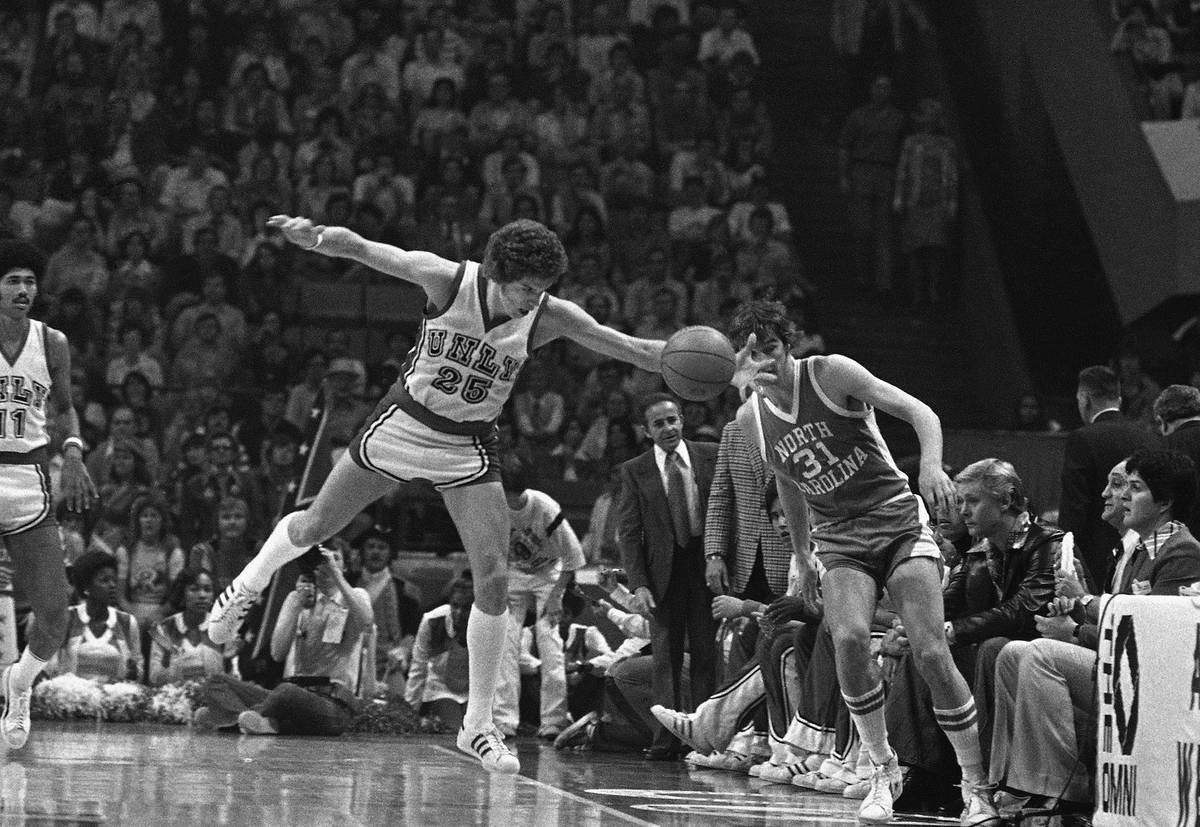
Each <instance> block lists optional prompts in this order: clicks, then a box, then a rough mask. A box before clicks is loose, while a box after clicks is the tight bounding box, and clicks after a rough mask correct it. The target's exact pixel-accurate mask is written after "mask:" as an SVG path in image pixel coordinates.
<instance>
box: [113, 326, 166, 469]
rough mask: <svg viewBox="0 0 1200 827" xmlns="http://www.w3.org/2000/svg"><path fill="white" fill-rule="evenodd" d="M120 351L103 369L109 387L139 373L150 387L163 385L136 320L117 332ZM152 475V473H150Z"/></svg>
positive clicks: (120, 383) (161, 377)
mask: <svg viewBox="0 0 1200 827" xmlns="http://www.w3.org/2000/svg"><path fill="white" fill-rule="evenodd" d="M119 338H120V340H121V352H120V353H117V354H114V355H113V357H112V358H111V359H110V360H109V362H108V368H107V369H106V370H105V379H106V381H107V382H108V386H109V388H111V389H115V388H118V387H120V386H121V385H122V384H124V382H125V377H126V376H128V375H129V374H131V373H140V374H141V375H142V376H143V377H145V378H146V381H148V382H149V383H150V385H151V387H155V388H161V387H162V386H163V369H162V365H160V364H159V363H158V360H157V359H155V358H154V357H153V356H151V355H150V354H149V353H147V352H146V345H147V343H146V331H145V330H144V329H143V328H142V327H141V325H139V324H138V323H137V322H126V323H125V324H124V325H122V326H121V331H120V333H119ZM152 476H153V475H152Z"/></svg>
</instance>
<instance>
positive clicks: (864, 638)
mask: <svg viewBox="0 0 1200 827" xmlns="http://www.w3.org/2000/svg"><path fill="white" fill-rule="evenodd" d="M830 634H831V635H832V636H833V646H834V648H835V649H836V650H837V654H838V657H839V658H843V657H845V656H846V655H848V654H858V653H860V652H861V653H866V652H867V651H868V650H869V649H870V648H871V629H870V627H868V626H862V627H858V626H844V627H842V628H838V629H831V630H830Z"/></svg>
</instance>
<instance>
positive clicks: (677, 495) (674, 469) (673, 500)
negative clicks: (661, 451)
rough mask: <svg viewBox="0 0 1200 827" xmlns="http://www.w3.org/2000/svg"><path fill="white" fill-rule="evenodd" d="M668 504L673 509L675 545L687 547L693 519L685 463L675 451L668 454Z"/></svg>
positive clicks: (672, 521)
mask: <svg viewBox="0 0 1200 827" xmlns="http://www.w3.org/2000/svg"><path fill="white" fill-rule="evenodd" d="M667 503H668V505H669V507H670V509H671V528H673V529H674V530H675V544H676V545H679V546H686V545H687V544H688V543H689V542H691V540H692V518H691V514H690V513H689V512H688V503H687V489H686V488H685V487H684V482H683V463H682V461H681V460H680V459H679V454H677V453H675V452H674V451H672V452H671V453H669V454H667Z"/></svg>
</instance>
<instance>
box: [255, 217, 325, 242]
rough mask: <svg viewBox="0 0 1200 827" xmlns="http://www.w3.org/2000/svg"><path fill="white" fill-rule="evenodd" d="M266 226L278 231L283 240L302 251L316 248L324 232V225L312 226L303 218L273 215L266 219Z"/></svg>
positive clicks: (310, 221) (310, 222) (309, 220)
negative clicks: (281, 234)
mask: <svg viewBox="0 0 1200 827" xmlns="http://www.w3.org/2000/svg"><path fill="white" fill-rule="evenodd" d="M267 226H268V227H274V228H275V229H276V230H279V231H280V232H281V233H283V237H284V238H286V239H287V240H288V241H290V242H291V243H293V244H295V245H296V246H297V247H300V248H301V249H304V250H311V249H312V248H313V247H315V246H317V240H318V239H319V238H320V236H321V233H323V232H324V231H325V225H324V224H313V223H312V220H311V219H308V218H304V217H303V216H295V217H292V216H290V215H273V216H271V217H270V218H268V219H267Z"/></svg>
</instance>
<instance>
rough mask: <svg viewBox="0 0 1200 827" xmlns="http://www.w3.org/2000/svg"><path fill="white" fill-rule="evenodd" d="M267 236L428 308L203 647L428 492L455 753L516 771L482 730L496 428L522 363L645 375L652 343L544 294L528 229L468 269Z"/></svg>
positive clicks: (307, 232) (385, 248)
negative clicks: (319, 549) (451, 651)
mask: <svg viewBox="0 0 1200 827" xmlns="http://www.w3.org/2000/svg"><path fill="white" fill-rule="evenodd" d="M268 224H269V225H270V226H271V227H273V228H275V229H277V230H280V231H281V232H282V233H283V236H284V238H286V239H287V240H288V241H289V242H291V243H292V244H295V245H296V246H298V247H300V248H302V249H304V250H307V251H311V252H316V253H319V254H321V255H326V256H333V257H337V258H348V259H351V260H353V261H356V262H359V263H360V264H364V265H366V266H368V267H370V268H372V269H374V270H378V271H379V272H381V273H385V274H387V275H390V276H394V277H396V278H398V279H401V280H403V281H406V282H409V283H411V284H415V285H416V286H418V287H420V288H422V289H423V290H424V291H425V294H426V297H427V302H426V305H425V314H424V319H423V321H422V323H421V329H420V331H419V334H418V336H417V342H416V344H415V345H414V347H413V350H412V353H411V354H410V357H409V361H408V364H407V365H406V366H405V370H404V372H403V373H402V375H401V376H400V378H399V379H398V380H397V381H396V384H395V385H394V386H393V388H392V389H391V390H390V391H389V392H388V393H387V394H386V395H385V397H384V399H383V400H382V402H381V403H380V405H379V407H378V408H377V409H376V411H375V412H374V413H373V414H372V415H371V417H369V419H368V422H367V425H366V426H365V427H364V428H363V430H362V431H361V432H360V433H359V435H358V436H357V437H356V438H355V441H354V443H353V444H352V445H351V446H350V450H349V451H347V453H346V455H345V456H343V457H342V458H341V459H340V460H338V462H337V464H336V466H335V467H334V469H333V471H332V472H331V473H330V475H329V477H328V479H327V480H326V481H325V484H324V485H323V486H322V488H321V491H320V493H319V494H318V495H317V498H316V500H315V501H314V502H313V504H312V505H311V506H310V507H309V508H308V509H307V510H306V511H298V512H293V513H291V514H288V515H287V516H285V517H284V518H283V519H282V520H280V522H279V524H278V525H277V526H276V527H275V529H274V531H273V532H272V533H271V536H270V537H269V538H268V539H267V541H266V543H265V544H264V545H263V547H262V549H261V551H259V553H258V555H257V556H256V557H255V558H254V560H252V561H251V562H250V564H249V565H248V566H247V567H246V569H245V570H244V571H243V572H242V573H241V574H240V575H238V577H237V578H236V579H235V580H234V582H233V584H232V585H231V586H230V587H229V588H228V589H226V591H225V592H223V593H222V594H221V595H220V596H219V597H218V599H217V602H216V604H215V605H214V607H213V611H212V614H211V616H210V627H209V635H210V636H211V637H212V639H213V640H214V641H215V642H217V643H221V642H223V641H226V640H229V639H231V638H232V637H233V636H234V635H235V634H236V633H237V629H238V627H239V625H240V624H241V622H242V620H243V618H244V617H245V614H246V612H247V610H248V609H249V606H250V605H251V604H252V603H253V601H254V600H255V599H256V598H257V596H258V594H259V593H260V592H261V591H262V589H264V588H265V587H266V586H267V584H268V583H269V582H270V579H271V575H272V574H273V573H274V572H275V571H276V569H278V568H279V567H280V566H282V565H283V564H284V563H286V562H287V561H288V560H291V559H293V558H295V557H298V556H299V555H301V554H302V553H304V551H305V550H307V549H308V548H309V547H311V546H313V545H315V544H317V543H320V542H322V541H324V540H326V539H327V538H329V537H330V536H332V535H333V534H334V533H336V532H338V531H340V530H341V529H342V528H343V527H345V526H346V524H347V523H349V521H350V520H351V519H352V518H353V517H354V516H355V515H356V514H358V513H359V512H360V511H361V510H362V509H363V508H364V507H365V506H367V505H368V504H370V503H371V502H373V501H375V500H377V499H379V498H380V497H382V496H383V495H385V494H387V493H388V492H389V491H391V490H392V489H393V488H394V487H395V486H396V485H397V484H398V483H399V482H403V481H408V480H415V479H423V480H426V481H428V482H431V483H433V485H434V487H435V489H437V490H438V491H439V492H440V493H441V494H442V498H443V500H444V502H445V504H446V509H447V510H448V511H449V512H450V516H451V518H452V519H453V520H454V524H455V526H456V527H457V528H458V533H459V536H460V537H461V538H462V542H463V546H464V547H465V549H466V552H467V557H468V559H469V560H470V563H471V571H472V574H473V576H474V581H475V605H474V607H473V608H472V610H471V615H470V619H469V622H468V626H467V651H468V653H469V658H470V660H469V664H470V689H469V694H468V702H467V711H466V716H465V718H464V721H463V727H462V729H461V730H460V731H459V734H458V746H459V748H460V749H461V750H463V751H464V752H466V753H468V754H470V755H473V756H475V757H476V758H478V759H479V761H480V762H481V763H482V764H483V766H484V767H485V768H487V769H489V770H492V771H497V772H509V773H515V772H517V771H518V770H519V767H520V765H519V762H518V761H517V758H516V756H515V755H513V754H512V752H511V751H510V750H509V749H508V748H507V747H506V746H505V745H504V741H503V739H502V737H501V736H500V734H499V733H498V732H497V730H496V728H495V726H494V725H493V722H492V699H493V696H494V695H495V694H496V682H497V671H498V667H499V663H500V654H501V652H502V651H503V649H504V641H505V637H506V626H507V612H506V609H507V607H508V588H507V564H506V558H507V554H508V538H509V523H510V519H509V510H508V505H507V503H506V501H505V497H504V492H503V490H502V489H501V486H500V482H499V467H498V462H497V457H496V446H497V437H496V429H495V420H496V418H497V417H498V416H499V415H500V411H501V409H502V407H503V405H504V403H505V401H506V400H507V399H508V397H509V394H510V393H511V391H512V387H513V383H514V382H515V380H516V378H517V375H518V373H519V371H520V368H521V365H522V364H523V363H524V362H525V360H526V359H527V358H528V357H529V354H530V353H532V352H533V351H535V350H537V349H538V348H539V347H541V346H543V345H545V344H547V343H549V342H552V341H554V340H555V339H560V338H565V339H570V340H571V341H574V342H576V343H578V344H580V345H583V346H584V347H587V348H590V349H591V350H594V351H596V352H597V353H601V354H603V355H605V356H608V357H611V358H614V359H620V360H623V361H625V362H629V363H632V364H634V365H636V366H637V367H639V368H642V369H644V370H647V371H653V372H658V371H659V370H660V364H661V361H662V351H663V342H661V341H656V340H650V339H639V338H634V337H632V336H628V335H626V334H624V333H621V332H620V331H617V330H614V329H612V328H610V327H605V326H604V325H601V324H600V323H599V322H597V321H596V320H595V319H593V318H592V317H591V316H589V315H588V314H587V313H585V312H584V311H583V310H582V309H581V308H580V307H579V306H578V305H576V304H574V303H573V302H570V301H566V300H563V299H560V298H556V297H554V296H550V295H548V294H547V292H546V291H547V290H548V289H549V288H550V287H551V286H552V285H553V284H554V283H555V282H556V281H558V279H559V278H560V277H561V276H562V275H563V273H564V272H565V270H566V266H567V257H566V253H565V251H564V250H563V246H562V243H561V242H560V241H559V239H558V236H556V235H555V234H554V233H553V232H552V231H551V230H549V229H547V228H546V227H544V226H543V225H541V224H539V223H537V222H536V221H529V220H519V221H514V222H512V223H510V224H506V225H505V226H503V227H501V228H500V229H499V230H497V231H496V232H494V233H493V234H492V235H491V237H490V238H489V239H488V244H487V249H486V250H485V252H484V256H483V261H482V262H479V263H476V262H456V261H448V260H446V259H444V258H442V257H440V256H437V255H434V254H433V253H428V252H422V251H418V250H402V249H399V248H397V247H394V246H392V245H389V244H381V243H378V242H374V241H370V240H368V239H365V238H363V237H361V236H360V235H358V234H357V233H355V232H353V231H351V230H349V229H346V228H345V227H325V226H320V225H315V224H313V222H312V221H310V220H309V219H307V218H293V217H290V216H286V215H278V216H274V217H272V218H271V219H270V220H269V222H268Z"/></svg>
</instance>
